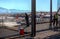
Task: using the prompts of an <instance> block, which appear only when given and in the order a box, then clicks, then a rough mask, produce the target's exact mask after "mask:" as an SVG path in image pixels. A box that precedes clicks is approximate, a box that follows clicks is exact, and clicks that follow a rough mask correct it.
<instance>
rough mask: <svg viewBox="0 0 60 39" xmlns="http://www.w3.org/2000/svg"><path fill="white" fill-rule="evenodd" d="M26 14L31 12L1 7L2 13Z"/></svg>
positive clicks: (0, 11)
mask: <svg viewBox="0 0 60 39" xmlns="http://www.w3.org/2000/svg"><path fill="white" fill-rule="evenodd" d="M24 12H30V11H29V10H17V9H6V8H3V7H0V13H24Z"/></svg>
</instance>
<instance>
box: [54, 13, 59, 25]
mask: <svg viewBox="0 0 60 39" xmlns="http://www.w3.org/2000/svg"><path fill="white" fill-rule="evenodd" d="M55 24H56V26H57V25H58V14H57V13H56V14H54V17H53V25H54V26H55Z"/></svg>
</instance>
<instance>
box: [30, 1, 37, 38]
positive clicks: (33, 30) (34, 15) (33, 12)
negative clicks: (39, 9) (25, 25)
mask: <svg viewBox="0 0 60 39" xmlns="http://www.w3.org/2000/svg"><path fill="white" fill-rule="evenodd" d="M31 1H32V3H31V5H32V10H31V11H32V12H31V15H32V16H31V25H32V26H31V37H34V36H35V35H36V0H31Z"/></svg>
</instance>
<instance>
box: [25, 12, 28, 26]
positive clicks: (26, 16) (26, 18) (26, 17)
mask: <svg viewBox="0 0 60 39" xmlns="http://www.w3.org/2000/svg"><path fill="white" fill-rule="evenodd" d="M25 20H26V25H27V27H28V26H29V17H28V15H27V13H25Z"/></svg>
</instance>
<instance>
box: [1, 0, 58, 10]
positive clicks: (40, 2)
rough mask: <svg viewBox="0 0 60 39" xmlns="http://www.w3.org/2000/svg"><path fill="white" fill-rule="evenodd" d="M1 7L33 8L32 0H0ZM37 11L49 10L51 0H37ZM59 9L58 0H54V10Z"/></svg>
mask: <svg viewBox="0 0 60 39" xmlns="http://www.w3.org/2000/svg"><path fill="white" fill-rule="evenodd" d="M0 7H3V8H7V9H18V10H31V0H0ZM36 10H37V11H49V10H50V0H36ZM56 10H57V0H53V11H56Z"/></svg>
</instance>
